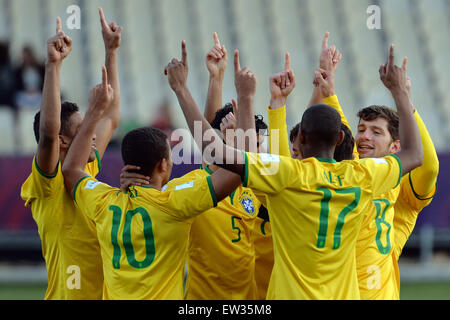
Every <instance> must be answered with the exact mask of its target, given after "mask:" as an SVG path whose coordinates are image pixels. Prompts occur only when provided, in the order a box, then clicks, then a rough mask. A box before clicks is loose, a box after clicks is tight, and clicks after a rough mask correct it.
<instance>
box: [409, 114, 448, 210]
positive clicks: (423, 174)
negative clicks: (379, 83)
mask: <svg viewBox="0 0 450 320" xmlns="http://www.w3.org/2000/svg"><path fill="white" fill-rule="evenodd" d="M414 118H415V119H416V122H417V126H418V127H419V132H420V137H421V140H422V146H423V163H422V165H421V166H420V167H418V168H416V169H414V170H412V171H411V172H410V173H409V174H408V179H403V181H402V184H404V186H402V193H401V194H400V196H406V197H408V198H410V199H411V200H410V202H411V203H413V202H416V203H417V206H416V207H417V208H420V207H421V206H422V203H423V201H426V200H428V199H431V198H432V197H433V196H434V194H435V192H436V182H437V176H438V172H439V160H438V157H437V154H436V149H435V148H434V144H433V141H432V140H431V137H430V134H429V133H428V130H427V128H426V126H425V124H424V123H423V121H422V118H421V117H420V115H419V113H418V112H417V110H416V111H415V112H414ZM403 191H404V192H403ZM415 200H418V201H415Z"/></svg>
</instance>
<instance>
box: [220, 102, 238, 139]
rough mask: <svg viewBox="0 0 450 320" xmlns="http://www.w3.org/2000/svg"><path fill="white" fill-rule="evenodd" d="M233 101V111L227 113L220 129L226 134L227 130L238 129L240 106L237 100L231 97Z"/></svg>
mask: <svg viewBox="0 0 450 320" xmlns="http://www.w3.org/2000/svg"><path fill="white" fill-rule="evenodd" d="M231 103H232V104H233V112H230V113H229V114H227V115H226V116H225V117H224V118H223V119H222V122H221V123H220V131H221V132H222V134H223V135H224V136H225V131H226V130H236V128H237V119H236V118H237V116H238V106H237V102H236V100H234V99H231Z"/></svg>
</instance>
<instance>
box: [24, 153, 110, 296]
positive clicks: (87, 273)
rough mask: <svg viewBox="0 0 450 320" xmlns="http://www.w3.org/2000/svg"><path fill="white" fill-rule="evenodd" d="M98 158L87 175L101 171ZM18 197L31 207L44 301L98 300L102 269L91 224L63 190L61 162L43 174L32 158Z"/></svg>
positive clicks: (100, 289)
mask: <svg viewBox="0 0 450 320" xmlns="http://www.w3.org/2000/svg"><path fill="white" fill-rule="evenodd" d="M100 167H101V166H100V158H99V156H98V154H97V159H96V161H94V162H91V163H89V164H87V166H86V172H88V173H89V174H91V175H94V176H95V175H96V174H97V173H98V172H99V171H100ZM21 197H22V199H23V200H25V202H26V203H25V206H30V207H31V212H32V215H33V219H34V220H35V222H36V225H37V227H38V232H39V236H40V238H41V244H42V255H43V257H44V259H45V263H46V268H47V275H48V286H47V291H46V293H45V297H44V298H45V299H46V300H47V299H49V300H84V299H87V300H96V299H101V297H102V290H103V270H102V267H101V257H100V246H99V242H98V239H97V234H96V231H95V224H94V222H93V221H92V220H91V219H89V218H87V217H86V216H84V215H83V214H82V213H81V212H80V210H79V209H78V208H77V207H76V206H75V204H74V202H73V200H72V198H71V197H70V195H69V193H68V192H67V191H66V189H65V187H64V178H63V175H62V171H61V163H59V164H58V169H57V173H56V174H55V175H53V176H49V175H46V174H44V173H43V172H42V171H41V170H40V169H39V168H38V166H37V162H36V158H34V159H33V164H32V171H31V174H30V176H29V177H28V178H27V180H26V181H25V182H24V184H23V186H22V190H21Z"/></svg>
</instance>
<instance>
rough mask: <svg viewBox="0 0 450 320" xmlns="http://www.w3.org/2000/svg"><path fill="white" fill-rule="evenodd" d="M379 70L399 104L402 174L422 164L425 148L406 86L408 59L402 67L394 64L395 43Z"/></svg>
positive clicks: (384, 82) (397, 104)
mask: <svg viewBox="0 0 450 320" xmlns="http://www.w3.org/2000/svg"><path fill="white" fill-rule="evenodd" d="M379 72H380V79H381V81H382V82H383V84H384V85H385V86H386V88H387V89H388V90H389V91H390V92H391V94H392V97H393V98H394V101H395V104H396V106H397V112H398V116H399V133H400V141H401V142H402V150H401V151H400V152H399V153H398V154H397V156H398V157H399V158H400V160H401V163H402V167H403V168H402V169H403V171H402V175H405V174H406V173H408V172H410V171H411V170H413V169H415V168H417V167H419V166H420V165H421V164H422V161H423V148H422V142H421V140H420V133H419V129H418V127H417V123H416V120H415V118H414V114H413V107H412V105H411V103H410V100H409V95H408V90H407V87H406V59H405V60H404V62H403V66H402V67H398V66H396V65H395V64H394V45H391V46H390V48H389V57H388V62H387V64H385V65H381V66H380V69H379Z"/></svg>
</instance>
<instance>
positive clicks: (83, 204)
mask: <svg viewBox="0 0 450 320" xmlns="http://www.w3.org/2000/svg"><path fill="white" fill-rule="evenodd" d="M118 192H119V189H117V188H113V187H111V186H109V185H107V184H105V183H102V182H100V181H98V180H97V179H95V178H92V177H90V176H85V177H83V178H81V179H80V181H78V183H77V184H76V185H75V188H74V189H73V195H72V196H73V200H74V201H75V204H76V205H77V206H78V207H79V208H80V209H81V211H83V213H84V214H86V215H87V216H88V217H89V218H90V219H92V220H94V221H95V220H96V219H97V217H98V215H99V214H100V212H102V211H103V209H104V207H106V206H107V205H108V203H109V202H108V201H105V199H106V198H107V197H108V196H109V195H111V194H117V193H118Z"/></svg>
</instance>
